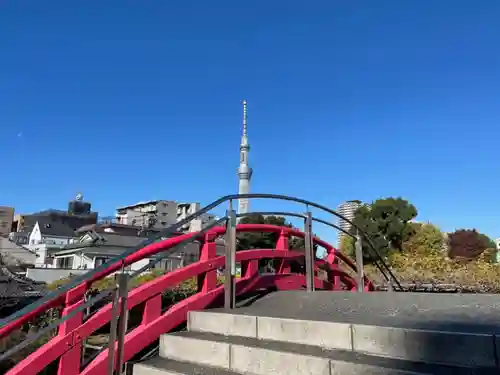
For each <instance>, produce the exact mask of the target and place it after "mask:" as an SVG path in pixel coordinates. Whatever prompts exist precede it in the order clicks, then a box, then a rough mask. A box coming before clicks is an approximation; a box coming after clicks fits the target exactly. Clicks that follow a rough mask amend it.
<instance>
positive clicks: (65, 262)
mask: <svg viewBox="0 0 500 375" xmlns="http://www.w3.org/2000/svg"><path fill="white" fill-rule="evenodd" d="M57 268H73V257H66V258H58V259H57Z"/></svg>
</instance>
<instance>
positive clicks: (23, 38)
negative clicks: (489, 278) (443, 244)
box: [0, 0, 500, 237]
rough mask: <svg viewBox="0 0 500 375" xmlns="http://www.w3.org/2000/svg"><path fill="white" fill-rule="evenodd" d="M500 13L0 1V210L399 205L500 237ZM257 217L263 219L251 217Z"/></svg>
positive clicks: (404, 4)
mask: <svg viewBox="0 0 500 375" xmlns="http://www.w3.org/2000/svg"><path fill="white" fill-rule="evenodd" d="M499 19H500V2H499V1H497V0H490V1H488V0H484V1H481V2H474V1H460V0H454V1H448V0H440V1H431V0H418V1H416V0H414V1H410V0H406V1H401V0H394V1H383V0H378V1H373V0H366V1H348V0H345V1H332V0H325V1H309V2H307V1H298V0H293V1H292V0H287V1H284V0H283V1H269V0H266V1H264V0H259V1H246V2H245V1H233V0H225V1H201V0H199V1H187V0H185V1H161V0H158V1H118V0H117V1H85V2H83V1H78V2H75V1H34V0H31V1H29V0H25V1H14V0H11V1H3V2H2V5H1V9H0V140H1V146H0V165H1V168H2V172H3V173H2V178H1V180H2V183H1V185H0V204H6V205H14V206H15V207H16V211H18V212H31V211H35V210H41V209H45V208H49V207H54V208H63V207H65V205H66V202H67V201H68V200H69V199H71V198H72V197H73V196H74V195H75V194H76V193H77V192H79V191H81V192H83V194H84V195H85V197H86V198H87V199H89V200H91V201H92V202H93V204H94V208H95V209H97V210H99V211H100V212H101V213H102V214H104V215H110V214H113V211H114V208H115V207H116V206H118V205H122V204H129V203H133V202H135V201H138V200H146V199H155V198H158V199H175V200H186V201H200V202H202V203H208V202H210V201H212V200H214V199H216V198H217V197H219V196H221V195H224V194H228V193H234V192H235V191H236V189H237V178H236V168H237V166H238V162H239V158H238V151H239V150H238V145H239V140H240V131H241V125H240V124H241V107H240V104H239V101H240V100H241V99H243V98H246V99H247V100H248V101H249V136H250V142H251V145H252V150H251V154H250V162H251V165H252V167H253V168H254V180H253V186H252V190H253V192H274V193H283V194H291V195H295V196H299V197H304V198H308V199H311V200H315V201H318V202H321V203H324V204H326V205H329V206H336V205H337V204H338V203H339V202H341V201H343V200H346V199H361V200H365V201H371V200H373V199H376V198H378V197H381V196H393V195H396V196H403V197H405V198H407V199H409V200H410V201H411V202H413V203H414V204H415V205H416V206H417V208H418V210H419V213H420V215H419V219H420V220H431V221H433V222H435V223H437V224H438V225H439V226H441V228H442V229H444V230H453V229H455V228H457V227H476V228H478V229H479V230H481V231H483V232H485V233H487V234H488V235H490V236H494V237H496V236H500V216H499V215H500V214H499V213H500V190H499V183H500V171H499V158H498V151H497V149H498V145H499V143H500V126H499V125H500V124H499V120H500V105H499V102H500V49H499V48H498V47H499V40H500V22H499ZM257 207H258V208H268V209H273V208H275V207H272V206H269V205H268V206H266V205H264V204H258V205H257Z"/></svg>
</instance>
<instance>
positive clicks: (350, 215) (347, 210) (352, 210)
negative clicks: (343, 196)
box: [337, 200, 362, 246]
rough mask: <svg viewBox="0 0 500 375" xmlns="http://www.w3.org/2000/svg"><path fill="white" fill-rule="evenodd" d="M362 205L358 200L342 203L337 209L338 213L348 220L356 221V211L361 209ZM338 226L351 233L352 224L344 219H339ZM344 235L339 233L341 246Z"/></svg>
mask: <svg viewBox="0 0 500 375" xmlns="http://www.w3.org/2000/svg"><path fill="white" fill-rule="evenodd" d="M361 205H362V203H361V202H360V201H358V200H351V201H346V202H343V203H341V204H340V205H339V206H338V207H337V212H338V213H339V214H341V215H342V216H344V217H345V218H346V219H347V220H349V221H352V220H354V215H355V214H356V210H357V209H358V208H359V207H361ZM337 225H338V226H339V227H340V228H342V229H343V230H345V231H349V230H350V229H351V224H350V223H349V222H347V221H345V220H343V219H340V218H339V219H338V223H337ZM343 235H344V234H343V233H342V232H339V237H338V244H339V246H340V244H341V241H342V237H343Z"/></svg>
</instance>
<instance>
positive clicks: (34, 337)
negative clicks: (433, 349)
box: [0, 211, 388, 373]
mask: <svg viewBox="0 0 500 375" xmlns="http://www.w3.org/2000/svg"><path fill="white" fill-rule="evenodd" d="M251 215H279V216H293V217H297V218H303V219H306V218H307V217H309V218H310V219H311V220H313V221H316V222H319V223H323V224H325V225H327V226H329V227H332V228H335V229H338V230H340V231H342V232H344V233H345V234H346V235H349V236H351V237H354V236H353V235H352V234H351V233H349V232H347V231H344V230H342V229H341V228H338V227H337V226H336V225H335V224H332V223H330V222H327V221H325V220H322V219H317V218H312V215H311V213H310V212H308V215H304V214H298V213H293V212H272V211H267V212H265V211H264V212H250V213H245V214H238V215H235V216H237V217H244V216H251ZM229 219H230V218H229V217H228V216H224V217H222V218H220V219H218V220H216V221H215V222H213V223H211V224H210V225H208V226H207V227H205V228H203V230H202V231H200V232H199V233H198V234H197V235H195V236H190V237H187V238H186V239H184V240H183V241H181V242H179V243H178V244H176V245H175V246H173V247H172V248H170V249H167V250H166V251H162V252H161V253H160V254H158V255H155V256H154V257H153V261H150V262H149V263H148V264H146V265H145V266H143V267H142V268H140V269H139V270H136V271H134V272H132V273H130V274H129V275H127V276H126V280H131V279H132V278H134V277H135V276H137V275H140V274H142V273H143V272H145V271H148V270H149V269H152V268H153V267H154V266H155V265H156V264H157V263H158V262H160V261H161V260H163V259H165V258H167V257H169V256H170V255H171V254H172V253H175V251H177V250H178V248H179V247H182V246H184V245H185V244H187V243H190V242H194V241H197V240H198V239H199V235H201V234H202V233H205V232H207V231H209V230H211V229H212V228H214V227H216V226H218V225H220V224H221V223H223V222H225V221H227V220H229ZM226 228H227V227H226ZM163 236H165V234H163V235H162V237H163ZM311 240H312V238H311ZM153 241H154V240H153ZM306 247H307V246H306ZM306 260H307V256H306ZM113 264H114V263H113ZM122 264H124V261H123V262H122ZM348 265H349V266H350V267H354V263H351V264H349V263H348ZM357 268H358V269H359V266H358V267H357ZM353 269H354V268H353ZM358 271H359V270H358ZM380 271H381V272H382V273H383V275H384V277H386V279H388V278H387V276H386V275H385V273H384V272H383V270H382V269H380ZM123 272H124V270H123V268H122V271H121V273H122V274H121V276H124V275H123ZM119 276H120V275H119ZM309 277H312V274H311V275H309ZM119 280H121V278H120V277H119ZM128 282H129V281H125V283H126V284H128ZM121 283H122V282H121V281H119V285H120V287H118V285H115V286H114V287H113V288H111V289H107V290H104V291H102V292H100V293H99V294H98V295H97V296H94V297H92V298H90V300H88V301H86V302H85V303H83V304H82V305H80V306H78V307H77V308H75V309H74V310H72V311H71V313H69V314H66V315H64V316H63V317H60V318H58V319H56V320H55V321H52V322H51V323H50V324H49V325H48V326H46V327H44V328H42V329H41V330H40V331H38V332H37V333H36V334H34V335H32V336H30V337H28V338H27V339H26V340H24V341H23V342H21V343H19V344H18V345H16V346H15V347H12V348H10V349H9V350H7V351H6V352H4V353H1V354H0V362H1V361H3V360H5V359H7V358H9V357H10V356H11V355H13V354H15V353H16V352H18V351H19V350H21V349H23V348H25V347H27V346H28V345H30V344H31V343H33V342H34V341H36V340H37V339H39V338H40V337H42V336H43V335H45V334H46V333H48V332H50V331H52V330H54V329H55V328H57V327H58V326H59V325H60V324H61V323H63V322H65V321H67V320H69V319H70V318H72V317H74V316H75V315H76V314H77V313H79V312H82V311H84V310H85V309H88V308H90V307H92V306H94V305H95V304H96V303H98V302H100V301H102V300H103V299H105V298H107V297H109V296H114V295H115V293H117V291H118V289H122V284H121ZM118 298H119V297H118V295H116V296H114V299H113V311H114V314H115V315H114V316H113V322H114V323H115V324H117V322H118V320H117V316H126V313H125V312H126V307H125V304H124V302H123V299H122V304H121V309H122V312H121V313H118V315H116V311H115V309H117V308H118V305H116V306H115V303H117V301H118ZM122 298H123V297H122ZM125 301H126V296H125ZM125 303H126V302H125ZM124 313H125V314H124ZM120 322H121V323H120V324H122V323H123V322H125V323H123V324H125V326H124V327H121V328H120V329H118V330H117V331H118V332H119V333H120V334H121V338H120V337H119V338H118V343H119V347H118V352H117V355H118V357H117V361H118V363H119V364H122V362H123V361H122V354H123V353H122V351H123V348H121V347H120V342H121V343H122V344H121V345H123V339H124V338H123V337H124V334H125V331H126V321H123V320H121V321H120ZM113 330H116V327H114V328H113ZM116 339H117V338H116V337H114V338H113V339H111V336H110V340H109V341H110V347H109V349H110V350H111V351H110V358H112V356H113V355H114V351H115V350H114V342H115V341H116ZM111 363H114V358H112V359H111V360H110V364H111ZM119 373H120V372H119Z"/></svg>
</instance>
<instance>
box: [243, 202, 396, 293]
mask: <svg viewBox="0 0 500 375" xmlns="http://www.w3.org/2000/svg"><path fill="white" fill-rule="evenodd" d="M252 215H275V216H293V217H297V218H302V219H305V218H306V215H304V214H298V213H294V212H285V211H260V212H259V211H253V212H247V213H244V214H237V215H236V217H247V216H252ZM311 219H312V221H314V222H317V223H321V224H324V225H326V226H329V227H331V228H334V229H337V230H338V231H340V232H342V233H344V234H345V235H347V236H349V237H351V238H352V239H354V240H356V236H355V235H354V234H352V233H350V232H349V231H346V230H345V229H342V228H340V227H339V226H337V225H335V224H332V223H330V222H328V221H326V220H323V219H318V218H315V217H312V218H311ZM373 250H374V251H375V252H376V250H375V249H373ZM382 264H384V266H385V267H386V269H388V270H389V272H391V271H390V269H389V268H388V267H387V266H386V264H385V263H384V262H383V261H382ZM375 266H376V267H377V268H378V270H379V271H380V273H381V274H382V276H383V277H384V278H385V279H386V280H387V281H390V279H391V277H390V276H387V274H386V271H384V270H383V269H382V267H381V266H380V264H379V263H378V262H377V261H375ZM391 274H392V273H391ZM392 278H394V279H395V276H394V275H392ZM395 280H396V282H398V280H397V279H395ZM398 284H399V282H398Z"/></svg>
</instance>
